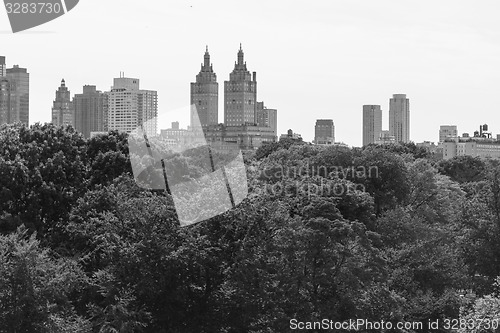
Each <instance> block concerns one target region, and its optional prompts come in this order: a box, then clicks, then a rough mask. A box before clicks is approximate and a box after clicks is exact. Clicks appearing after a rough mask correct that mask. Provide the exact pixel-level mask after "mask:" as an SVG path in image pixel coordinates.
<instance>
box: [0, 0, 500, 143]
mask: <svg viewBox="0 0 500 333" xmlns="http://www.w3.org/2000/svg"><path fill="white" fill-rule="evenodd" d="M361 4H362V5H361ZM393 7H394V5H393V3H392V2H390V1H378V2H377V3H376V4H375V3H373V4H372V3H365V2H361V1H352V2H349V3H346V2H340V1H317V2H315V3H309V4H306V3H294V4H289V3H285V2H281V1H275V2H272V3H271V2H263V1H257V2H255V3H252V4H249V5H248V6H247V7H246V9H245V15H246V16H248V17H255V18H257V19H259V22H261V23H259V24H258V25H253V24H247V22H246V21H245V20H242V19H241V13H240V11H241V9H240V8H237V7H236V6H233V5H232V4H231V2H229V1H220V2H217V3H205V2H202V1H197V0H193V1H190V2H182V3H181V2H175V3H165V2H160V1H155V0H152V1H151V2H150V3H148V6H143V7H141V8H137V6H136V3H135V2H132V1H129V0H124V1H120V2H118V1H115V0H109V1H107V2H104V3H103V2H97V1H96V0H87V1H85V2H82V3H81V4H80V5H79V7H78V10H74V11H71V12H70V13H69V14H67V15H65V16H64V17H61V18H60V19H58V20H54V21H52V22H49V23H47V24H45V25H44V26H43V27H38V28H34V29H32V30H31V31H27V32H21V33H18V34H11V33H10V32H9V34H7V33H6V32H7V31H9V30H10V27H9V26H8V20H7V16H6V14H5V13H4V12H2V13H0V31H3V32H4V33H3V34H2V37H1V38H2V46H3V47H2V51H1V54H2V55H5V56H6V57H7V59H8V63H9V64H11V65H14V64H19V65H20V66H22V67H25V68H28V70H29V72H30V74H31V80H30V84H31V87H30V88H31V89H30V90H31V94H30V101H31V103H30V123H34V122H49V121H50V114H49V113H48V112H47V111H46V110H47V109H50V107H51V105H52V101H53V91H54V88H56V87H57V86H58V85H59V83H60V80H61V78H62V77H64V78H65V79H66V84H67V85H68V86H69V87H72V89H73V90H74V91H77V90H79V89H80V87H82V86H84V85H95V86H97V89H98V90H102V91H104V90H108V88H109V86H110V84H109V82H110V79H111V78H113V77H116V76H117V75H118V73H119V72H120V71H125V75H126V76H130V77H140V78H141V80H142V81H143V82H147V86H148V87H152V88H154V89H156V90H158V95H159V96H160V101H159V111H160V112H163V111H170V110H176V109H180V108H184V107H186V106H187V105H186V104H187V102H188V101H189V88H188V86H189V82H192V81H193V77H194V76H195V75H196V74H197V72H198V71H199V67H198V66H199V63H200V55H202V54H203V52H204V50H205V45H207V44H208V45H209V47H210V54H211V61H212V62H213V64H214V67H215V69H216V71H217V74H218V75H219V77H220V78H223V79H226V78H227V75H228V74H229V73H230V72H231V70H232V67H233V65H234V56H235V53H234V52H235V50H237V48H238V46H239V43H242V44H243V48H244V50H245V57H247V58H248V59H249V67H251V70H252V71H256V72H258V74H259V78H258V79H259V82H260V83H259V96H260V98H259V99H260V100H264V101H265V102H266V104H267V105H269V106H270V107H272V108H276V109H278V110H279V112H280V121H279V124H278V133H279V134H281V133H286V131H287V130H288V129H289V128H291V129H293V131H294V132H297V133H301V134H302V136H303V137H304V139H305V140H306V141H312V140H313V138H314V122H315V120H316V119H322V118H328V119H334V121H335V124H336V137H337V140H338V141H343V142H346V143H347V144H349V145H353V146H360V145H361V143H362V126H361V125H360V124H361V123H362V113H361V112H360V107H361V106H362V105H382V106H383V111H384V114H383V118H384V119H388V108H387V100H388V99H389V98H390V96H392V95H393V94H399V93H404V94H407V96H409V97H410V98H411V102H412V106H411V107H412V109H411V110H412V112H411V130H410V132H411V140H412V141H414V142H421V141H425V140H431V141H436V139H435V138H436V134H435V133H436V132H437V131H438V130H439V126H440V125H441V124H447V123H450V122H452V123H453V124H456V125H457V126H458V127H459V128H462V129H467V128H468V127H470V125H469V124H470V123H471V122H473V121H476V122H478V124H479V123H488V124H491V130H492V132H494V133H499V132H500V122H499V121H498V116H496V114H495V113H494V109H493V107H492V106H491V103H490V102H489V100H490V99H491V96H495V93H496V92H497V91H499V90H500V82H499V81H498V80H497V77H498V76H499V75H500V68H499V66H497V65H496V63H497V60H496V59H498V56H499V55H500V43H499V39H498V38H496V37H497V35H498V31H499V23H498V22H497V19H496V17H495V15H494V13H496V12H498V9H500V4H497V3H495V2H493V1H485V2H483V5H482V6H480V7H478V6H475V5H474V4H472V3H471V4H461V3H456V2H452V1H442V2H440V3H438V4H436V3H433V2H430V1H423V2H419V3H418V4H416V3H411V2H408V1H404V2H401V3H398V8H399V10H401V11H402V12H404V13H405V15H401V16H398V15H393V14H392V13H393V12H394V8H393ZM95 8H100V10H99V11H95ZM108 13H114V14H113V15H109V14H108ZM471 13H474V14H473V15H472V14H471ZM313 14H314V15H313ZM213 16H216V17H217V19H214V20H213V21H211V23H210V24H204V23H203V22H206V20H205V18H206V17H213ZM88 17H93V20H92V23H91V24H89V22H88ZM123 17H130V18H133V20H132V21H133V24H132V25H131V26H130V22H129V21H128V20H122V19H121V18H123ZM82 26H85V27H86V29H81V27H82ZM110 27H112V28H110ZM131 27H132V28H131ZM118 31H124V33H117V32H118ZM201 32H203V33H201ZM41 34H43V38H40V36H41ZM268 36H272V38H268ZM61 40H64V43H65V44H64V45H65V48H66V49H70V50H71V56H68V54H67V52H52V51H51V50H55V49H56V47H57V46H58V45H60V41H61ZM83 40H89V41H90V45H91V46H90V47H89V44H88V43H82V41H83ZM131 40H135V41H141V40H142V41H143V42H144V43H145V44H144V45H147V46H148V48H147V52H145V50H146V49H144V48H142V47H141V46H140V45H139V44H137V43H136V44H135V45H137V47H129V48H127V52H124V51H123V48H121V47H120V46H119V45H127V44H128V43H130V41H131ZM110 41H113V43H111V44H110ZM158 41H161V42H158ZM113 45H116V46H113ZM33 49H35V50H48V51H47V54H48V55H47V56H39V55H38V56H34V55H33V52H31V50H33ZM368 49H373V50H377V52H367V50H368ZM96 50H99V51H96ZM250 59H251V60H250ZM218 109H219V115H218V116H219V122H220V119H223V112H222V110H223V101H222V98H220V99H219V108H218ZM179 121H181V126H182V127H186V126H187V125H188V124H189V117H187V119H186V121H183V120H182V119H179ZM474 127H475V126H474Z"/></svg>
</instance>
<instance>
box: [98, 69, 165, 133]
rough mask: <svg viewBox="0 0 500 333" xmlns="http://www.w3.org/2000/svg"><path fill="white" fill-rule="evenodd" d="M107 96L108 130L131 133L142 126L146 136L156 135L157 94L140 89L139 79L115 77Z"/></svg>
mask: <svg viewBox="0 0 500 333" xmlns="http://www.w3.org/2000/svg"><path fill="white" fill-rule="evenodd" d="M107 96H108V117H107V119H108V120H107V125H108V130H118V131H121V132H126V133H131V132H133V131H135V130H136V129H137V128H142V129H143V130H144V132H145V133H146V134H147V135H148V136H156V135H157V117H158V94H157V92H156V91H153V90H140V89H139V79H134V78H126V77H120V78H115V79H114V81H113V87H112V88H111V91H110V92H108V93H107Z"/></svg>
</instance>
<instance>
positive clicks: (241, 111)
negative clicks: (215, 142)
mask: <svg viewBox="0 0 500 333" xmlns="http://www.w3.org/2000/svg"><path fill="white" fill-rule="evenodd" d="M256 101H257V74H256V73H255V72H253V77H252V74H250V72H249V71H248V70H247V64H246V62H245V61H244V54H243V49H242V48H241V44H240V50H239V51H238V61H237V62H236V63H235V65H234V70H233V71H232V72H231V74H229V81H224V124H226V126H239V125H243V124H255V123H256V119H255V113H256Z"/></svg>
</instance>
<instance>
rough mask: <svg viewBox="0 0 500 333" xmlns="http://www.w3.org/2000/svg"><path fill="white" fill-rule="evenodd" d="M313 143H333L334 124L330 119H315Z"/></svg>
mask: <svg viewBox="0 0 500 333" xmlns="http://www.w3.org/2000/svg"><path fill="white" fill-rule="evenodd" d="M314 143H315V144H317V145H333V144H334V143H335V125H334V124H333V120H332V119H318V120H316V126H315V127H314Z"/></svg>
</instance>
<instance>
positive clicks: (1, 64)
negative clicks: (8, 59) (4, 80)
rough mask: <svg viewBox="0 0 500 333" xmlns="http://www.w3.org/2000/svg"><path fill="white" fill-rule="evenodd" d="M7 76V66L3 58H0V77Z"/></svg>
mask: <svg viewBox="0 0 500 333" xmlns="http://www.w3.org/2000/svg"><path fill="white" fill-rule="evenodd" d="M4 76H7V65H5V57H4V56H0V77H4Z"/></svg>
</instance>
